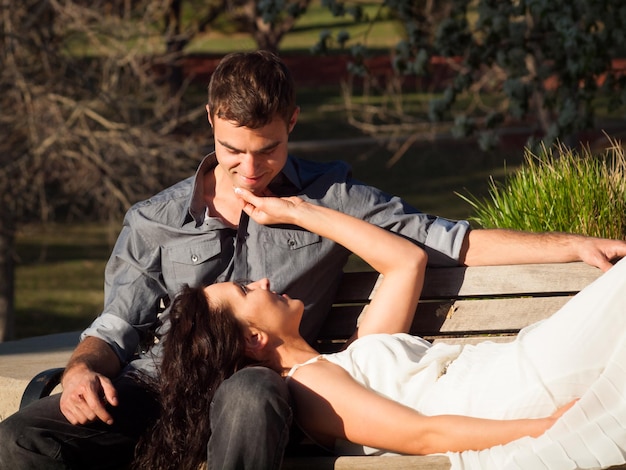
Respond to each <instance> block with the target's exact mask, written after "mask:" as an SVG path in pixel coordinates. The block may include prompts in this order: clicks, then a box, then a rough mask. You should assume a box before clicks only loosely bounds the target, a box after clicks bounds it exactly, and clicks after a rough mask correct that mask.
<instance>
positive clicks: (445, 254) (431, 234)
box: [424, 217, 470, 266]
mask: <svg viewBox="0 0 626 470" xmlns="http://www.w3.org/2000/svg"><path fill="white" fill-rule="evenodd" d="M469 229H470V224H469V222H467V221H466V220H459V221H453V220H448V219H444V218H442V217H437V218H436V219H435V220H434V221H433V223H432V224H431V225H430V227H428V235H427V236H426V242H425V243H424V245H425V246H426V249H427V252H428V264H429V265H431V266H457V265H458V264H459V256H460V254H461V248H462V246H463V240H464V239H465V235H466V234H467V232H468V231H469Z"/></svg>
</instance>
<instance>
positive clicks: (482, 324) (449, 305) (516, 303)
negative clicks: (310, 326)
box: [318, 296, 571, 340]
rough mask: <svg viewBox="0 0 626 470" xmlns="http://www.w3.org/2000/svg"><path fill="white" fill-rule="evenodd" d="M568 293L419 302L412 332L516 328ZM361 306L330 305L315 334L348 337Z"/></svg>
mask: <svg viewBox="0 0 626 470" xmlns="http://www.w3.org/2000/svg"><path fill="white" fill-rule="evenodd" d="M570 298H571V296H559V297H524V298H511V299H476V300H456V301H447V302H427V303H421V304H420V305H419V306H418V309H417V313H416V314H415V320H414V321H413V325H412V327H411V333H412V334H414V335H418V336H433V335H438V334H444V335H447V334H458V333H463V332H472V331H479V332H483V331H491V332H493V333H498V332H508V331H513V330H519V329H521V328H524V327H525V326H528V325H530V324H531V323H534V322H536V321H539V320H542V319H544V318H547V317H548V316H550V315H551V314H553V313H554V312H556V311H557V310H558V309H559V308H560V307H561V306H563V305H564V304H565V303H566V302H567V301H568V300H569V299H570ZM361 309H362V307H361V306H358V305H347V306H338V307H335V308H334V309H333V311H332V312H331V314H330V315H329V317H328V319H327V320H326V322H325V324H324V326H323V328H322V331H321V332H320V334H319V335H318V337H319V339H321V340H328V339H333V338H348V337H349V336H350V335H351V334H352V333H353V332H354V330H355V328H356V321H357V318H358V316H359V314H360V313H361Z"/></svg>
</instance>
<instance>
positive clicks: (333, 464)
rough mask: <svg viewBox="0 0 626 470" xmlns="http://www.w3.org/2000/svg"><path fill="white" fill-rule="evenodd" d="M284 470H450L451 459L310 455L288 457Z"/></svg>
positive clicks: (407, 456) (430, 456)
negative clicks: (294, 457)
mask: <svg viewBox="0 0 626 470" xmlns="http://www.w3.org/2000/svg"><path fill="white" fill-rule="evenodd" d="M281 468H282V469H283V470H294V469H298V470H330V469H335V470H380V469H382V468H384V469H394V470H410V469H412V470H448V469H449V468H450V459H448V457H446V456H442V455H427V456H415V455H403V456H386V457H347V456H343V457H308V458H306V457H305V458H297V459H293V458H286V459H285V461H284V462H283V465H282V467H281Z"/></svg>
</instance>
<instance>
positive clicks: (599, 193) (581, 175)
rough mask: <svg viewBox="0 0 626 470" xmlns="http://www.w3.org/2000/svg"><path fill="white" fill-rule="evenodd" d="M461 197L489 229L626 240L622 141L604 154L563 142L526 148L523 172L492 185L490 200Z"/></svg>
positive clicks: (625, 157) (625, 175)
mask: <svg viewBox="0 0 626 470" xmlns="http://www.w3.org/2000/svg"><path fill="white" fill-rule="evenodd" d="M461 197H462V198H463V199H464V200H465V201H467V202H469V203H470V204H471V205H472V206H473V208H474V212H475V215H474V216H473V217H472V219H473V220H474V221H476V222H477V223H478V224H479V225H481V226H482V227H484V228H509V229H518V230H528V231H534V232H544V231H549V232H572V233H580V234H582V235H589V236H596V237H604V238H615V239H626V155H625V153H624V148H623V147H622V146H621V145H618V144H617V143H612V145H611V146H610V147H609V148H607V149H606V150H605V152H604V153H602V154H600V155H595V154H593V153H592V152H591V150H590V149H589V148H583V149H582V150H580V151H576V150H572V149H571V148H568V147H566V146H564V145H563V144H557V145H555V146H553V147H551V148H546V147H545V146H544V147H542V151H541V152H540V153H538V154H534V153H532V152H531V151H530V150H527V151H526V154H525V162H524V164H523V165H522V166H521V167H520V169H519V170H518V171H516V172H515V173H513V174H512V175H509V176H508V177H507V178H506V179H505V182H504V183H496V182H495V181H493V180H492V181H491V187H490V191H489V198H484V199H478V198H475V197H471V196H470V197H466V196H461Z"/></svg>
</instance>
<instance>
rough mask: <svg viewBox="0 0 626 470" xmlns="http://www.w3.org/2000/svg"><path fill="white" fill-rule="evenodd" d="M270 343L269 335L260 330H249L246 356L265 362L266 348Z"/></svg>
mask: <svg viewBox="0 0 626 470" xmlns="http://www.w3.org/2000/svg"><path fill="white" fill-rule="evenodd" d="M268 342H269V338H268V336H267V334H266V333H265V332H264V331H262V330H259V329H258V328H249V329H248V332H247V333H246V355H247V356H250V357H252V358H254V359H256V360H259V361H261V360H263V356H265V347H266V346H267V343H268Z"/></svg>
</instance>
